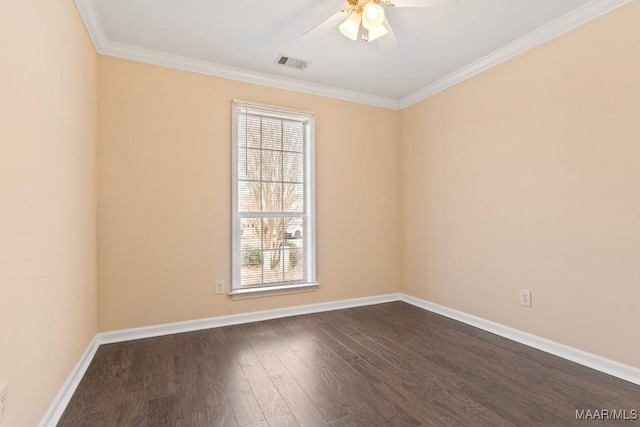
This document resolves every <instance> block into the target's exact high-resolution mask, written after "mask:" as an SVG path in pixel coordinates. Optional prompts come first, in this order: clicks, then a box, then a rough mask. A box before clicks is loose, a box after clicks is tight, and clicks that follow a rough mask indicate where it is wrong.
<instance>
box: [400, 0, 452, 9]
mask: <svg viewBox="0 0 640 427" xmlns="http://www.w3.org/2000/svg"><path fill="white" fill-rule="evenodd" d="M391 3H392V4H393V5H394V6H395V7H452V6H455V5H457V4H458V3H460V0H391Z"/></svg>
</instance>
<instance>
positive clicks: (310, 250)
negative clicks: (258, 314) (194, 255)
mask: <svg viewBox="0 0 640 427" xmlns="http://www.w3.org/2000/svg"><path fill="white" fill-rule="evenodd" d="M240 114H252V115H259V116H263V117H274V118H279V119H284V120H293V121H299V122H301V123H303V125H304V132H303V135H304V141H303V144H304V150H303V155H304V166H303V183H304V206H303V212H302V214H300V213H293V212H288V211H277V212H268V211H253V212H241V211H240V210H239V200H238V199H239V198H238V189H239V183H240V180H239V176H238V150H239V142H238V116H239V115H240ZM231 121H232V132H231V133H232V137H231V139H232V154H231V157H232V203H231V205H232V233H231V234H232V238H231V242H232V245H231V246H232V279H231V295H232V296H241V295H251V294H255V293H260V294H261V295H262V294H270V293H287V292H298V291H308V290H314V289H316V288H317V287H318V283H317V279H316V188H315V114H314V113H310V112H306V111H297V110H292V109H288V108H282V107H275V106H269V105H263V104H256V103H249V102H246V101H240V100H233V101H232V108H231ZM258 217H261V218H269V217H294V218H297V217H302V219H303V220H302V224H303V233H302V234H303V237H302V239H303V241H304V242H303V263H304V264H303V278H302V280H297V281H290V282H276V283H268V284H265V283H263V284H260V285H256V286H250V287H249V286H245V287H243V286H242V284H241V269H242V243H241V238H242V231H241V229H240V227H241V222H242V221H241V220H242V219H243V218H258Z"/></svg>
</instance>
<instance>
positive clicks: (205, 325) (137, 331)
mask: <svg viewBox="0 0 640 427" xmlns="http://www.w3.org/2000/svg"><path fill="white" fill-rule="evenodd" d="M398 300H400V294H387V295H378V296H373V297H364V298H354V299H346V300H339V301H331V302H322V303H318V304H309V305H298V306H294V307H286V308H277V309H274V310H265V311H255V312H252V313H243V314H232V315H230V316H218V317H210V318H208V319H197V320H188V321H186V322H177V323H165V324H162V325H154V326H145V327H142V328H133V329H122V330H119V331H112V332H101V333H99V334H98V335H97V336H96V340H97V342H98V343H99V344H108V343H114V342H123V341H131V340H138V339H141V338H150V337H159V336H162V335H171V334H179V333H183V332H191V331H199V330H202V329H211V328H220V327H222V326H230V325H241V324H243V323H252V322H260V321H263V320H271V319H279V318H282V317H290V316H299V315H301V314H311V313H321V312H324V311H332V310H341V309H343V308H351V307H362V306H365V305H373V304H382V303H385V302H391V301H398Z"/></svg>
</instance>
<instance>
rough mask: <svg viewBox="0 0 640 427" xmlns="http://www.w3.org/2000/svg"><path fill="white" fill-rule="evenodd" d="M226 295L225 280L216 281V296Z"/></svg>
mask: <svg viewBox="0 0 640 427" xmlns="http://www.w3.org/2000/svg"><path fill="white" fill-rule="evenodd" d="M221 294H224V280H216V295H221Z"/></svg>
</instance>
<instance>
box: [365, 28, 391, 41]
mask: <svg viewBox="0 0 640 427" xmlns="http://www.w3.org/2000/svg"><path fill="white" fill-rule="evenodd" d="M386 34H389V30H387V29H386V28H385V26H384V25H378V26H377V27H375V28H374V29H373V30H369V37H368V39H367V41H370V42H372V41H374V40H375V39H379V38H380V37H382V36H384V35H386Z"/></svg>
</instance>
